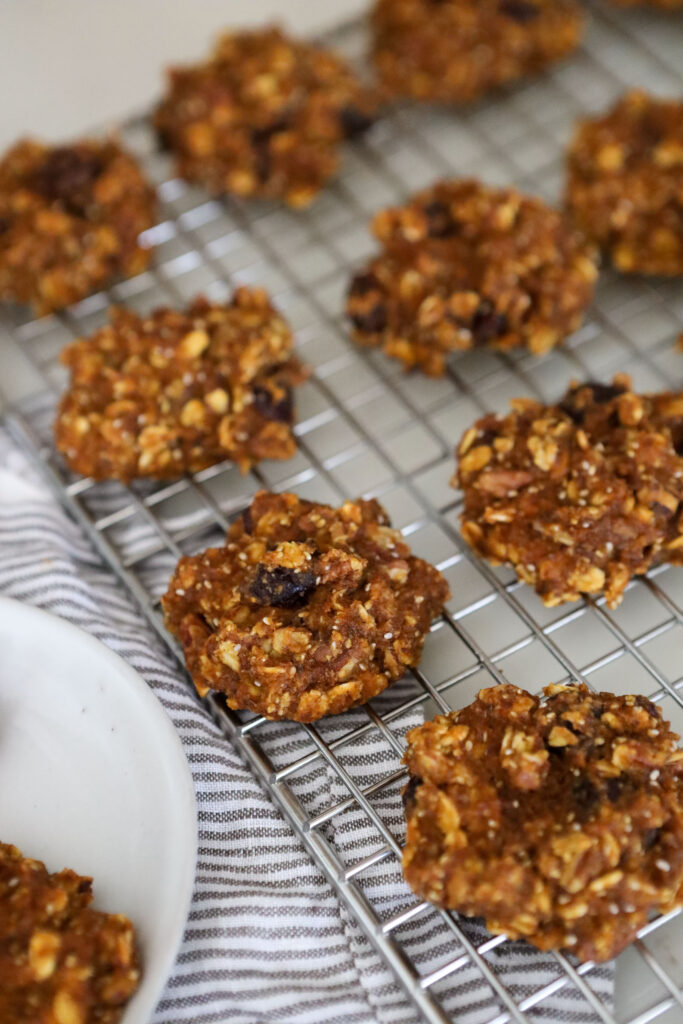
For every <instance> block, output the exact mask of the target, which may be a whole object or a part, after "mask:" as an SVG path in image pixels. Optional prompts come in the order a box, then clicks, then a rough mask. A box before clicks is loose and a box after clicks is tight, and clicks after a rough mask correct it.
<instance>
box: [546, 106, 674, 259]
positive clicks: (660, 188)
mask: <svg viewBox="0 0 683 1024" xmlns="http://www.w3.org/2000/svg"><path fill="white" fill-rule="evenodd" d="M568 165H569V177H568V184H567V196H566V198H567V205H568V208H569V210H570V212H571V214H572V216H573V218H574V220H575V221H576V223H577V224H578V225H579V227H580V228H581V229H582V230H583V231H585V232H586V234H587V235H589V237H591V238H592V239H594V240H595V241H596V242H597V243H598V244H599V245H600V246H601V247H602V248H603V249H604V250H605V251H606V252H607V253H609V255H610V257H611V259H612V262H613V263H614V265H615V267H617V268H618V269H619V270H622V271H625V272H626V273H640V274H663V275H680V274H683V101H681V100H662V99H657V98H655V97H653V96H648V95H647V94H646V93H644V92H630V93H627V94H626V95H625V96H624V97H623V98H622V99H620V100H619V102H618V103H617V104H616V106H614V107H613V108H612V109H611V110H610V111H609V112H608V113H607V114H605V115H603V116H602V117H598V118H595V119H591V120H586V121H582V122H580V124H579V125H578V128H577V131H576V133H575V136H574V139H573V142H572V144H571V146H570V149H569V156H568Z"/></svg>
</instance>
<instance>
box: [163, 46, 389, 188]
mask: <svg viewBox="0 0 683 1024" xmlns="http://www.w3.org/2000/svg"><path fill="white" fill-rule="evenodd" d="M376 113H377V99H376V96H375V94H374V92H373V91H372V90H371V89H369V88H367V87H365V86H363V85H362V84H361V83H360V82H359V81H358V79H357V78H356V76H355V75H354V74H353V72H352V71H351V68H350V67H349V66H348V65H347V63H346V62H345V61H344V60H342V58H341V57H338V56H336V55H335V54H333V53H331V52H330V51H328V50H324V49H322V48H320V47H317V46H313V45H312V44H310V43H305V42H302V41H298V40H294V39H290V38H289V37H288V36H286V35H285V34H284V33H283V32H282V31H280V29H278V28H272V27H271V28H265V29H259V30H255V31H248V32H229V33H227V34H226V35H224V36H222V37H221V38H220V39H219V40H218V42H217V44H216V46H215V49H214V51H213V53H212V54H211V56H210V57H209V59H208V60H207V61H206V62H205V63H203V64H197V65H194V66H192V67H180V68H173V69H172V70H171V72H170V81H169V88H168V92H167V94H166V96H165V98H164V100H163V101H162V103H161V105H160V107H159V108H158V110H157V112H156V115H155V119H154V123H155V125H156V129H157V131H158V133H159V136H160V138H161V140H162V143H163V144H164V145H166V146H167V147H168V148H169V149H171V150H172V151H173V153H174V154H175V157H176V160H177V165H178V172H179V173H180V175H182V177H183V178H187V179H188V180H189V181H194V182H197V183H199V184H201V185H204V186H205V187H206V188H208V189H209V191H210V192H213V193H215V194H222V193H233V194H235V195H239V196H248V197H259V198H265V199H284V200H285V202H287V203H289V204H290V205H291V206H305V205H307V204H308V203H310V202H311V200H312V199H313V198H314V196H315V195H316V193H317V192H318V191H319V190H320V189H321V188H322V187H323V185H324V184H325V183H326V182H327V181H328V180H329V179H330V178H332V177H333V176H334V175H335V174H336V172H337V168H338V165H339V149H340V145H341V143H342V142H343V140H344V139H347V138H349V137H350V136H352V135H356V134H358V133H359V132H362V131H364V130H365V129H366V128H368V127H369V126H370V124H371V123H372V121H373V120H374V118H375V116H376Z"/></svg>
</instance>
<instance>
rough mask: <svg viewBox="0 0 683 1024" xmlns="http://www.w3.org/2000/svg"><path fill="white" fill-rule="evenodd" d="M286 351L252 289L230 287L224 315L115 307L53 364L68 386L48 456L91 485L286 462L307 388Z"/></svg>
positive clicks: (288, 340)
mask: <svg viewBox="0 0 683 1024" xmlns="http://www.w3.org/2000/svg"><path fill="white" fill-rule="evenodd" d="M292 344H293V339H292V334H291V331H290V329H289V327H288V325H287V324H286V323H285V321H284V320H283V319H282V317H281V316H279V314H278V313H277V312H276V311H275V310H274V309H273V307H272V306H271V305H270V302H269V299H268V296H267V295H266V293H265V292H264V291H261V290H258V289H249V288H238V289H237V291H236V292H235V294H234V296H233V299H232V302H230V303H228V304H226V305H212V304H211V303H209V302H208V301H207V300H206V299H203V298H199V299H195V301H194V302H193V303H192V304H191V305H190V306H189V308H188V309H187V310H186V311H185V312H180V311H177V310H173V309H158V310H156V311H155V312H153V313H152V314H151V315H150V316H147V317H140V316H138V315H137V314H136V313H133V312H131V311H129V310H126V309H122V308H115V309H113V310H112V312H111V317H110V323H109V324H108V325H107V326H106V327H102V328H101V329H100V330H98V331H96V332H95V334H93V335H92V337H90V338H82V339H80V340H78V341H76V342H74V343H73V344H72V345H69V346H68V347H67V348H66V349H65V350H64V352H63V353H62V357H61V358H62V362H63V363H64V364H65V365H66V366H68V367H69V369H70V371H71V383H70V386H69V388H68V390H67V391H66V393H65V395H64V396H63V398H62V400H61V403H60V406H59V411H58V414H57V421H56V423H55V442H56V445H57V448H58V450H59V451H60V452H62V454H63V455H64V457H65V459H66V461H67V463H68V465H69V467H70V468H71V469H73V470H74V471H75V472H77V473H82V474H84V475H85V476H91V477H93V478H94V479H96V480H103V479H111V478H114V479H119V480H124V481H127V480H133V479H135V478H136V477H143V476H151V477H157V478H172V477H177V476H181V475H182V474H183V473H185V472H196V471H198V470H200V469H204V468H206V467H207V466H212V465H214V464H215V463H217V462H221V461H223V460H224V459H232V460H233V461H234V462H236V463H237V464H238V465H239V467H240V468H241V469H242V470H243V471H246V470H247V469H248V468H249V467H250V466H252V465H254V464H255V463H257V462H259V461H261V459H288V458H291V456H292V455H293V454H294V452H295V450H296V444H295V441H294V436H293V434H292V422H293V419H294V402H293V387H294V385H296V384H299V383H301V382H302V381H303V380H304V379H305V377H306V372H305V370H304V369H303V368H302V366H301V364H300V363H299V362H298V360H297V359H296V358H295V357H294V356H293V355H292Z"/></svg>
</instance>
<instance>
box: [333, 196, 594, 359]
mask: <svg viewBox="0 0 683 1024" xmlns="http://www.w3.org/2000/svg"><path fill="white" fill-rule="evenodd" d="M373 231H374V234H375V235H376V237H377V238H378V239H379V241H380V242H381V244H382V251H381V252H380V254H379V255H378V256H376V257H375V258H374V259H373V260H372V261H371V262H370V263H369V264H368V265H367V267H365V268H364V270H362V271H361V272H360V273H358V274H356V276H355V277H354V278H353V280H352V282H351V287H350V290H349V297H348V315H349V318H350V320H351V323H352V325H353V328H354V338H355V340H356V341H358V342H359V343H361V344H364V345H378V346H381V347H382V348H383V349H384V351H385V352H386V353H387V354H388V355H391V356H394V357H395V358H397V359H399V360H400V361H401V362H402V363H403V364H404V365H405V366H406V368H410V367H413V366H416V367H419V368H420V369H421V370H423V371H424V372H425V373H429V374H431V375H433V376H440V375H441V374H443V373H444V372H445V364H446V357H447V355H448V354H449V353H450V352H453V351H456V350H460V349H469V348H473V347H475V346H479V345H492V346H495V347H498V348H502V349H509V348H516V347H520V346H522V347H524V346H526V347H527V348H529V349H530V350H531V351H532V352H534V353H536V354H541V353H543V352H546V351H547V350H548V349H549V348H551V347H552V346H553V345H556V344H557V343H558V342H560V341H561V340H562V339H563V338H564V337H565V336H566V335H567V334H569V333H570V332H571V331H573V330H575V329H576V328H577V327H578V326H579V324H580V323H581V320H582V319H583V314H584V310H585V309H586V307H587V306H588V304H589V303H590V301H591V299H592V296H593V287H594V282H595V279H596V277H597V265H596V254H595V251H594V249H593V247H592V246H591V245H589V244H588V243H586V242H585V240H584V239H583V237H582V236H581V235H579V233H578V232H577V231H576V230H575V229H574V228H573V227H572V226H571V225H570V224H569V222H568V221H567V220H566V219H565V218H564V217H563V216H562V214H560V213H558V212H557V211H556V210H553V209H552V208H551V207H549V206H547V205H546V204H545V203H543V202H542V201H541V200H540V199H536V198H532V197H530V196H524V195H522V194H521V193H519V192H517V191H516V190H515V189H511V188H510V189H499V188H490V187H488V186H486V185H482V184H480V183H479V182H477V181H443V182H439V183H438V184H436V185H434V186H433V187H432V188H429V189H426V190H425V191H423V192H420V193H418V194H417V195H416V196H415V197H414V198H413V199H412V200H411V201H409V202H408V203H406V205H405V206H401V207H396V208H394V209H388V210H384V211H382V212H381V213H378V214H377V215H376V216H375V218H374V221H373Z"/></svg>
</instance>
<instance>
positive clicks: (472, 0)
mask: <svg viewBox="0 0 683 1024" xmlns="http://www.w3.org/2000/svg"><path fill="white" fill-rule="evenodd" d="M583 26H584V17H583V14H582V11H581V8H580V6H579V5H578V4H577V3H575V2H574V0H376V3H375V6H374V9H373V12H372V33H373V42H372V59H373V61H374V64H375V68H376V70H377V73H378V75H379V79H380V82H381V85H382V87H383V89H384V90H385V92H386V93H387V94H388V95H389V96H394V97H400V96H408V97H410V98H411V99H415V100H422V101H429V102H436V103H448V104H460V103H470V102H472V101H473V100H476V99H478V98H479V97H480V96H482V95H483V94H484V93H487V92H489V91H490V90H492V89H498V88H500V87H501V86H504V85H507V84H508V83H510V82H514V81H516V80H518V79H520V78H525V77H528V76H529V75H536V74H538V73H539V72H541V71H543V70H544V69H545V68H546V67H548V66H549V65H550V64H552V63H554V62H555V61H557V60H560V59H561V58H562V57H565V56H566V55H567V54H569V53H571V51H572V50H574V49H575V48H576V47H577V46H578V44H579V42H580V40H581V36H582V34H583Z"/></svg>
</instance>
